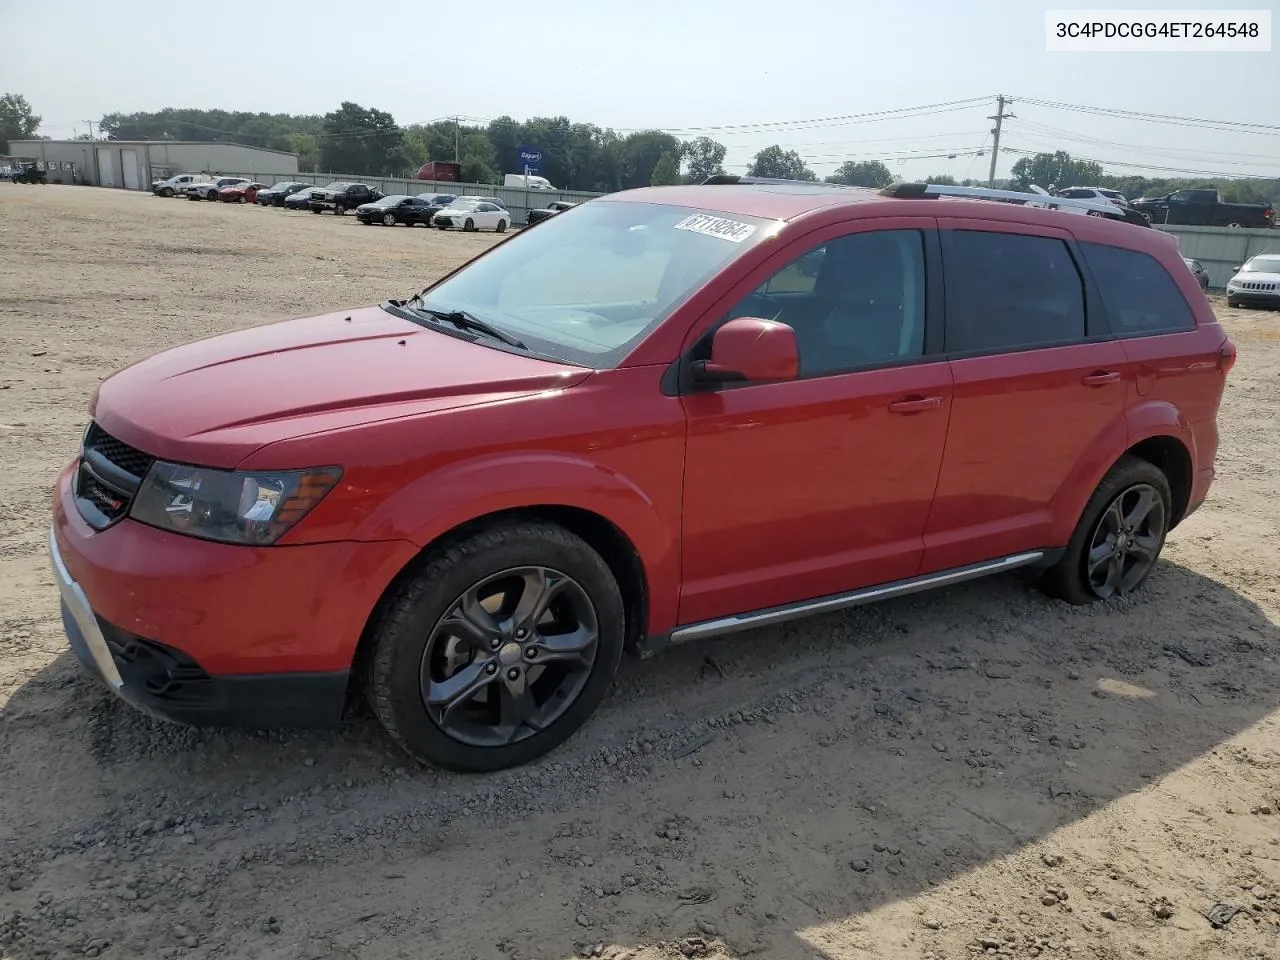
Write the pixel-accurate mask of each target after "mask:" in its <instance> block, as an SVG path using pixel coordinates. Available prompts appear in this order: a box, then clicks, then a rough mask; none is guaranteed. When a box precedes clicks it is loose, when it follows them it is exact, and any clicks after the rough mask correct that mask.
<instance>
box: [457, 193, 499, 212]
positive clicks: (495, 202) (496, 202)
mask: <svg viewBox="0 0 1280 960" xmlns="http://www.w3.org/2000/svg"><path fill="white" fill-rule="evenodd" d="M453 199H454V200H483V201H484V202H485V203H492V204H493V205H494V206H497V207H500V208H502V209H503V210H506V209H507V204H506V202H505V201H503V200H502V199H501V198H499V197H481V196H472V195H467V196H462V197H454V198H453Z"/></svg>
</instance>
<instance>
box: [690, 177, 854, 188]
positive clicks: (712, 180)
mask: <svg viewBox="0 0 1280 960" xmlns="http://www.w3.org/2000/svg"><path fill="white" fill-rule="evenodd" d="M739 183H741V184H748V185H749V184H761V183H771V184H775V185H778V184H780V185H783V186H788V187H824V188H828V187H829V188H831V189H835V190H847V189H851V188H850V187H849V186H848V184H844V183H827V182H826V181H824V180H785V179H783V178H782V177H753V176H750V175H747V176H739V175H738V174H736V173H717V174H715V175H714V176H710V177H707V179H705V180H703V181H702V184H701V185H702V186H704V187H723V186H731V185H733V184H739ZM852 189H862V188H852Z"/></svg>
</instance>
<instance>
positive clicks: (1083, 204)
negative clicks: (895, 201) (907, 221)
mask: <svg viewBox="0 0 1280 960" xmlns="http://www.w3.org/2000/svg"><path fill="white" fill-rule="evenodd" d="M880 193H881V195H882V196H886V197H898V198H900V199H907V198H917V199H932V198H935V197H971V198H973V199H975V200H998V201H1000V202H1002V203H1017V204H1022V205H1025V206H1029V207H1043V208H1046V209H1049V210H1061V211H1063V212H1064V213H1084V214H1089V213H1092V214H1093V215H1094V216H1101V217H1110V218H1111V219H1113V220H1124V219H1125V215H1124V211H1123V210H1121V209H1120V208H1119V207H1117V206H1116V205H1115V204H1114V203H1112V202H1111V201H1110V200H1073V199H1068V198H1067V197H1055V196H1053V195H1051V194H1048V193H1022V192H1020V191H1017V190H994V189H991V188H989V187H951V186H947V185H945V184H938V183H895V184H893V185H892V186H888V187H885V188H884V189H883V190H881V191H880Z"/></svg>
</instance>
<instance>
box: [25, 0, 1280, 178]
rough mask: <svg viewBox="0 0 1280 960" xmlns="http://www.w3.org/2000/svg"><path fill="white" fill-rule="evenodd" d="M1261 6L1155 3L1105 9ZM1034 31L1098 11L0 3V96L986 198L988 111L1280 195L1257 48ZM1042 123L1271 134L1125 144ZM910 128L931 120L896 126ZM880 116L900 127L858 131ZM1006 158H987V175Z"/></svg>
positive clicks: (1129, 162) (1100, 147) (654, 3)
mask: <svg viewBox="0 0 1280 960" xmlns="http://www.w3.org/2000/svg"><path fill="white" fill-rule="evenodd" d="M1274 6H1275V0H1262V2H1259V0H1253V2H1252V3H1250V2H1249V0H1244V2H1241V3H1236V4H1230V3H1226V4H1224V3H1216V4H1215V3H1213V2H1212V0H1200V2H1199V3H1179V2H1177V0H1164V2H1163V3H1160V4H1142V3H1130V4H1123V5H1116V7H1115V8H1116V9H1187V10H1206V9H1207V10H1214V9H1220V10H1226V9H1240V8H1245V9H1270V8H1271V7H1274ZM1046 8H1051V9H1073V8H1078V9H1097V8H1108V7H1107V5H1106V4H1105V3H1101V2H1095V3H1094V4H1080V3H1076V4H1072V3H1070V2H1069V0H1066V2H1061V0H1060V2H1058V3H1047V4H1039V3H1027V2H1026V0H1021V2H1017V0H1007V2H989V0H988V2H984V0H969V2H963V3H956V2H939V0H928V2H917V3H914V4H910V5H904V6H902V7H892V6H888V5H886V4H883V3H877V4H871V3H865V2H861V3H860V2H857V0H790V2H788V3H785V4H782V5H779V4H778V3H776V2H768V0H734V2H726V0H693V2H690V0H683V2H677V0H645V2H641V3H637V2H634V0H630V2H619V0H578V2H574V3H570V2H567V0H525V2H511V0H486V2H485V3H484V4H483V6H476V7H474V8H472V11H473V12H467V8H465V7H464V6H463V5H462V4H461V3H452V4H446V3H441V2H439V0H436V2H422V0H413V2H406V0H377V2H374V3H367V4H363V5H353V4H351V3H349V2H337V0H311V2H309V3H306V4H296V3H285V2H282V0H255V2H254V3H253V4H252V5H251V6H249V7H244V8H239V7H235V6H234V5H232V6H231V7H226V6H217V5H215V6H214V7H211V8H208V9H207V10H202V9H201V6H200V5H198V4H197V5H184V4H177V5H167V4H161V5H160V6H153V7H149V8H147V9H146V10H145V11H140V12H129V13H126V12H125V8H122V7H120V6H119V5H118V4H117V5H112V4H105V3H102V2H101V0H62V2H60V3H58V4H56V5H55V6H54V7H42V6H40V5H38V4H33V3H30V2H25V0H0V92H12V93H20V94H23V95H24V96H26V98H27V99H28V101H30V103H31V105H32V107H33V108H34V110H35V112H36V113H38V114H40V115H41V116H42V117H43V119H44V124H43V126H42V127H41V130H40V132H41V133H42V134H44V135H47V136H50V137H54V138H62V137H69V136H72V135H73V133H84V132H86V131H87V129H88V124H87V122H86V121H87V120H94V121H95V122H96V121H97V120H98V119H99V118H100V117H101V116H102V115H103V114H104V113H110V112H116V111H119V112H125V113H129V112H134V111H141V110H158V109H161V108H163V107H166V106H174V107H202V108H222V109H227V110H246V111H254V112H257V111H264V112H272V113H275V112H281V113H317V114H323V113H326V112H328V111H330V110H333V109H335V108H336V107H337V105H338V104H339V103H340V102H341V101H343V100H353V101H355V102H357V103H360V104H361V105H363V106H372V107H377V108H378V109H381V110H385V111H388V112H390V113H391V114H392V115H393V116H394V117H395V118H396V120H397V122H399V123H401V124H404V125H407V124H411V123H415V122H422V121H430V120H434V119H437V118H440V117H445V116H452V115H462V116H464V117H468V118H475V119H477V120H485V119H489V118H492V117H497V116H501V115H504V114H505V115H509V116H513V117H515V118H517V119H524V118H526V117H530V116H559V115H564V116H567V117H569V118H570V119H571V120H573V121H575V122H591V123H595V124H597V125H599V126H602V127H613V128H614V129H615V130H619V131H629V130H632V129H641V128H660V129H666V130H669V131H670V132H672V133H675V134H676V135H678V136H681V137H692V136H698V135H701V134H705V135H707V136H712V137H714V138H715V139H717V140H719V141H720V142H722V143H724V144H725V145H726V146H727V147H728V155H727V158H726V160H727V162H726V166H727V168H728V169H729V171H730V172H736V173H741V172H745V168H746V164H748V163H749V162H750V160H751V157H752V155H753V154H754V153H755V152H756V151H757V150H760V149H761V148H763V147H765V146H768V145H770V144H773V143H778V144H781V145H782V146H783V147H784V148H786V149H793V150H795V151H796V152H797V153H799V154H800V155H801V156H802V157H803V158H804V159H805V160H806V162H807V163H808V164H809V166H810V167H811V168H813V169H814V170H815V171H816V172H817V173H818V174H819V175H820V176H822V175H825V174H827V173H830V172H831V171H832V170H834V168H835V167H836V166H837V165H838V164H839V163H841V162H843V161H845V160H871V159H879V160H882V161H884V162H885V163H886V164H887V165H888V166H889V168H890V169H891V170H892V171H893V172H894V173H895V174H897V175H899V176H901V177H903V178H904V179H913V178H920V177H924V176H927V175H929V174H937V173H949V174H951V175H953V176H956V177H961V178H962V177H966V176H985V175H986V172H987V167H988V164H989V163H990V152H989V151H990V146H991V142H990V140H991V138H990V132H989V131H990V128H991V126H992V122H991V121H990V120H989V119H988V117H989V116H991V115H992V114H994V113H995V96H996V94H998V93H1000V94H1005V95H1006V96H1009V97H1011V98H1012V99H1013V103H1012V105H1011V107H1010V108H1009V110H1010V112H1012V113H1013V115H1014V117H1013V119H1011V120H1008V121H1006V123H1005V125H1004V130H1003V133H1002V138H1001V146H1002V148H1012V149H1014V150H1028V151H1033V152H1034V151H1042V150H1053V149H1065V150H1067V151H1068V152H1069V153H1071V154H1072V155H1073V156H1079V157H1087V158H1092V159H1098V160H1102V161H1104V163H1103V166H1104V169H1105V170H1106V171H1107V172H1109V173H1110V172H1114V173H1126V172H1134V173H1146V174H1147V175H1149V176H1158V175H1161V173H1162V172H1164V171H1161V170H1157V169H1155V168H1168V170H1169V171H1170V175H1172V171H1173V170H1175V169H1176V170H1179V171H1187V172H1189V173H1190V172H1195V173H1201V174H1230V175H1236V176H1280V48H1278V47H1277V46H1276V43H1275V42H1273V49H1272V51H1271V52H1268V53H1057V52H1047V51H1046V49H1045V47H1046V41H1045V10H1046ZM224 10H225V11H227V13H228V15H227V16H226V18H225V19H220V18H219V15H218V14H219V13H220V12H221V11H224ZM55 12H56V15H54V13H55ZM1277 19H1280V18H1277ZM1277 28H1280V25H1275V26H1274V27H1273V29H1277ZM1032 100H1038V101H1042V103H1031V102H1028V101H1032ZM1043 102H1048V103H1057V104H1070V105H1074V106H1086V107H1104V108H1109V109H1119V110H1128V111H1136V112H1142V113H1154V114H1165V115H1170V116H1176V117H1183V118H1192V119H1197V120H1198V119H1208V120H1214V121H1232V122H1238V123H1256V124H1266V125H1271V127H1272V129H1270V130H1269V131H1257V132H1254V133H1245V132H1242V131H1236V130H1221V129H1217V130H1215V129H1212V128H1209V127H1207V126H1205V125H1203V124H1196V123H1181V124H1174V123H1154V122H1145V121H1139V120H1136V119H1125V118H1117V117H1109V116H1099V115H1096V114H1093V113H1089V112H1082V111H1079V110H1072V109H1066V108H1063V107H1052V106H1046V105H1045V103H1043ZM937 104H942V105H944V106H940V107H938V106H932V105H937ZM919 107H929V109H923V110H922V109H917V110H914V111H912V110H910V108H919ZM883 111H902V113H901V114H900V115H897V116H895V115H893V114H890V115H888V116H878V117H876V116H872V117H868V116H865V115H866V114H872V113H877V112H883ZM983 150H985V151H987V152H986V154H985V155H984V156H976V155H975V154H977V153H978V152H979V151H983ZM949 154H954V155H955V156H954V158H949V157H948V155H949ZM1019 156H1020V154H1016V153H1008V152H1004V151H1002V152H1001V153H1000V155H999V156H998V166H997V175H998V176H1004V175H1007V173H1008V170H1009V168H1010V167H1011V166H1012V164H1013V163H1014V162H1015V161H1016V160H1017V159H1018V158H1019Z"/></svg>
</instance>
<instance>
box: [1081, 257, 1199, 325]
mask: <svg viewBox="0 0 1280 960" xmlns="http://www.w3.org/2000/svg"><path fill="white" fill-rule="evenodd" d="M1080 248H1081V249H1082V250H1083V251H1084V257H1085V260H1086V261H1087V262H1088V264H1089V270H1090V272H1091V273H1092V274H1093V280H1094V283H1095V285H1096V286H1097V288H1098V292H1099V294H1101V296H1102V302H1103V305H1104V306H1105V308H1106V311H1107V317H1108V319H1109V320H1110V321H1111V331H1112V332H1113V333H1114V334H1116V335H1117V336H1121V337H1138V336H1144V335H1147V334H1154V333H1181V332H1183V331H1187V330H1194V329H1195V327H1196V319H1195V314H1194V313H1192V311H1191V305H1190V304H1189V303H1187V298H1186V297H1184V296H1183V295H1182V291H1181V290H1180V289H1178V284H1177V282H1176V281H1175V280H1174V279H1173V277H1171V276H1170V275H1169V271H1168V270H1166V269H1165V268H1164V265H1163V264H1161V263H1160V261H1159V260H1157V259H1156V258H1155V257H1152V256H1150V255H1149V254H1146V253H1139V252H1138V251H1136V250H1126V249H1124V248H1123V247H1112V246H1109V245H1107V244H1101V243H1082V244H1080Z"/></svg>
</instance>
